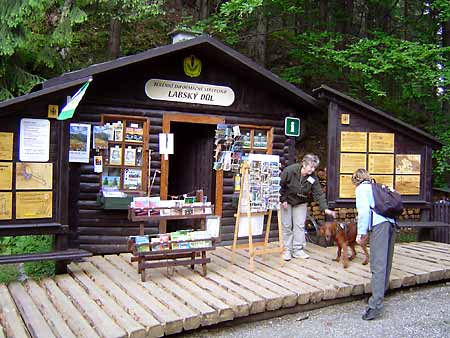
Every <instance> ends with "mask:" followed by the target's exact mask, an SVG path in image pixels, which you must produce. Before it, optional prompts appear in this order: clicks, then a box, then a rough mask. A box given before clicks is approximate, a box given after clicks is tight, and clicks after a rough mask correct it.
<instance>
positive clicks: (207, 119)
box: [160, 113, 225, 215]
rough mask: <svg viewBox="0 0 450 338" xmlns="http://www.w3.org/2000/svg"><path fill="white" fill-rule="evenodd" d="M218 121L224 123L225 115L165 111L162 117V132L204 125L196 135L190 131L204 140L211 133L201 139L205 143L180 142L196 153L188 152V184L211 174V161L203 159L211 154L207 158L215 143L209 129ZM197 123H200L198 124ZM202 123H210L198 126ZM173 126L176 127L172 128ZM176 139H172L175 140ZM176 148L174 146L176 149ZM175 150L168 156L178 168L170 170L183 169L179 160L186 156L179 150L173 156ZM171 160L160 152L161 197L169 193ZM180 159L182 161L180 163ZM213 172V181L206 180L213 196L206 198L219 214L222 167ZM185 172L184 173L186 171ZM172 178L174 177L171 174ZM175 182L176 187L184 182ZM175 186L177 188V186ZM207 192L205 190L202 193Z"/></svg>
mask: <svg viewBox="0 0 450 338" xmlns="http://www.w3.org/2000/svg"><path fill="white" fill-rule="evenodd" d="M176 123H179V125H180V126H177V125H176ZM218 123H225V119H224V118H221V117H216V116H210V115H194V114H169V113H166V114H164V117H163V128H162V131H163V133H171V132H172V130H175V131H176V130H177V129H179V130H183V133H182V134H185V135H186V134H187V135H189V134H191V135H192V134H193V133H191V132H190V131H189V130H190V128H192V129H191V130H197V128H200V130H201V129H204V131H203V132H202V134H201V135H202V136H200V135H199V136H196V135H193V136H192V137H193V138H195V137H198V140H200V141H201V140H202V139H203V140H205V137H210V138H211V140H209V141H208V142H204V143H205V144H203V143H202V142H189V143H190V144H191V145H190V146H187V145H184V144H183V145H182V147H186V148H187V149H188V150H189V152H190V153H191V154H195V155H193V156H191V159H189V163H190V164H189V166H190V168H191V169H189V171H190V175H191V176H192V177H191V178H188V179H187V180H188V184H189V185H190V186H193V185H195V184H205V183H204V181H203V182H202V180H206V179H209V177H211V176H210V175H208V174H205V173H207V172H208V171H209V170H210V168H211V167H212V162H211V165H208V163H209V162H208V163H206V164H204V163H203V162H202V161H203V160H204V159H205V158H206V156H211V158H210V159H209V161H212V151H210V148H211V143H210V142H211V141H212V142H213V143H212V144H214V134H213V135H212V137H211V136H210V134H209V133H210V131H211V130H212V129H211V127H213V128H214V130H215V125H217V124H218ZM197 125H200V127H197ZM201 125H209V127H208V126H206V128H205V126H204V128H202V127H201ZM172 128H175V129H172ZM182 137H186V136H182ZM174 139H177V135H176V134H175V135H174ZM176 142H177V141H175V143H176ZM175 151H176V150H175ZM176 155H177V154H174V155H169V157H171V156H172V157H174V160H175V162H174V165H176V166H177V168H178V169H175V170H174V171H173V172H172V173H175V174H176V172H177V170H182V168H184V167H185V166H184V164H182V163H181V162H182V159H183V158H185V157H186V155H185V154H183V153H181V154H178V155H180V157H179V159H180V160H178V159H176V158H175V157H176ZM169 163H170V161H169V160H165V159H164V156H161V193H160V196H161V199H167V198H168V195H169V173H170V165H169ZM180 163H181V164H180ZM212 173H213V174H212V176H213V177H215V179H214V178H213V180H212V182H211V183H209V184H208V186H209V187H208V189H209V191H210V196H214V198H210V197H209V196H208V199H209V200H210V201H211V200H212V201H214V205H215V208H214V210H215V214H216V215H222V193H223V191H222V190H223V173H222V171H214V172H212ZM186 174H187V173H186ZM183 176H184V177H187V175H183ZM174 179H175V178H174ZM175 184H179V188H180V189H183V183H182V182H178V183H175ZM184 187H188V185H186V186H184ZM177 189H178V188H177ZM183 192H189V191H183ZM205 194H206V195H207V193H205Z"/></svg>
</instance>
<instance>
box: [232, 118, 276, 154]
mask: <svg viewBox="0 0 450 338" xmlns="http://www.w3.org/2000/svg"><path fill="white" fill-rule="evenodd" d="M239 127H240V130H241V135H242V148H243V151H244V153H261V154H271V153H272V135H273V129H272V128H271V127H266V126H250V125H240V126H239Z"/></svg>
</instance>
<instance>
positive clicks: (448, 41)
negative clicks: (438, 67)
mask: <svg viewBox="0 0 450 338" xmlns="http://www.w3.org/2000/svg"><path fill="white" fill-rule="evenodd" d="M442 47H443V48H445V47H450V19H448V20H447V21H445V22H443V23H442ZM444 67H445V66H444ZM444 90H450V88H444ZM442 112H443V114H444V116H450V103H449V102H448V101H444V103H443V104H442Z"/></svg>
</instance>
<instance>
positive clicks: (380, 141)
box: [369, 133, 394, 153]
mask: <svg viewBox="0 0 450 338" xmlns="http://www.w3.org/2000/svg"><path fill="white" fill-rule="evenodd" d="M369 152H373V153H393V152H394V134H393V133H369Z"/></svg>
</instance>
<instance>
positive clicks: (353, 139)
mask: <svg viewBox="0 0 450 338" xmlns="http://www.w3.org/2000/svg"><path fill="white" fill-rule="evenodd" d="M366 151H367V133H366V132H359V131H341V152H350V153H365V152H366Z"/></svg>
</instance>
